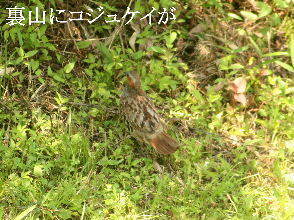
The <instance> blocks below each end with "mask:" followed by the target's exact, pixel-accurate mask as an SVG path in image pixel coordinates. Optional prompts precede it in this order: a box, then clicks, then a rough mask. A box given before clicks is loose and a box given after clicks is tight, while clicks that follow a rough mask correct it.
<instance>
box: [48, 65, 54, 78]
mask: <svg viewBox="0 0 294 220" xmlns="http://www.w3.org/2000/svg"><path fill="white" fill-rule="evenodd" d="M47 74H48V76H52V75H53V71H52V69H51V67H50V66H48V68H47Z"/></svg>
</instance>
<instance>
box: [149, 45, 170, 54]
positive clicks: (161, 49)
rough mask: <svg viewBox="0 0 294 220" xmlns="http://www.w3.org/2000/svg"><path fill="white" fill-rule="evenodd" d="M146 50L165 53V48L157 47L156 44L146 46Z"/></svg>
mask: <svg viewBox="0 0 294 220" xmlns="http://www.w3.org/2000/svg"><path fill="white" fill-rule="evenodd" d="M148 51H154V52H157V53H163V54H165V53H166V50H165V49H164V48H162V47H158V46H152V47H149V48H148Z"/></svg>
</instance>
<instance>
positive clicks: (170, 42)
mask: <svg viewBox="0 0 294 220" xmlns="http://www.w3.org/2000/svg"><path fill="white" fill-rule="evenodd" d="M176 39H177V33H176V32H172V33H171V34H170V35H169V36H168V37H167V39H166V46H167V47H168V48H172V47H173V42H174V41H175V40H176Z"/></svg>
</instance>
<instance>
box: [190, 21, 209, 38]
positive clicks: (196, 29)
mask: <svg viewBox="0 0 294 220" xmlns="http://www.w3.org/2000/svg"><path fill="white" fill-rule="evenodd" d="M205 30H206V26H205V25H204V24H197V25H196V26H195V27H193V28H192V29H191V30H190V31H189V35H190V36H193V35H194V34H198V33H201V32H203V31H205Z"/></svg>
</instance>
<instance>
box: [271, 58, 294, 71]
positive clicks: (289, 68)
mask: <svg viewBox="0 0 294 220" xmlns="http://www.w3.org/2000/svg"><path fill="white" fill-rule="evenodd" d="M275 63H276V64H278V65H279V66H281V67H283V68H284V69H286V70H288V71H289V72H294V68H293V67H292V66H290V65H289V64H287V63H284V62H282V61H280V60H276V61H275Z"/></svg>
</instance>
